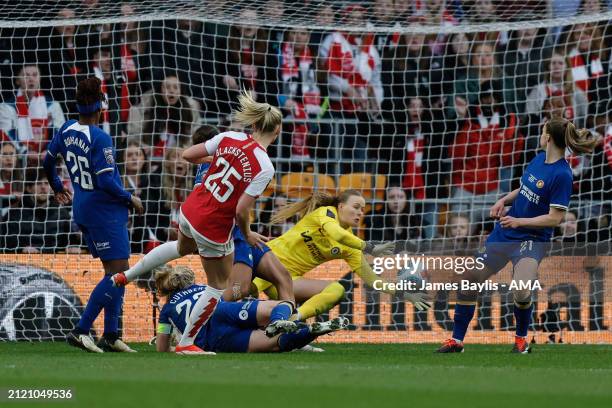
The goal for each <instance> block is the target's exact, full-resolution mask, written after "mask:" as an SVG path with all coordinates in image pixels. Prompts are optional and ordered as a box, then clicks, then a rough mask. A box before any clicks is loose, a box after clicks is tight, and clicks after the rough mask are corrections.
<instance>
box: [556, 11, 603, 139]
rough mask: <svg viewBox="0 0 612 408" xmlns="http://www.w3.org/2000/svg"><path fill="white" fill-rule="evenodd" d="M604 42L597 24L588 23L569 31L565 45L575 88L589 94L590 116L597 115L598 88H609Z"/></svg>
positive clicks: (589, 123)
mask: <svg viewBox="0 0 612 408" xmlns="http://www.w3.org/2000/svg"><path fill="white" fill-rule="evenodd" d="M602 41H603V35H602V33H601V30H600V29H599V28H598V27H597V25H596V24H595V23H588V24H575V25H574V26H573V27H572V28H571V29H570V30H569V33H568V38H567V41H566V43H565V47H566V52H567V56H568V60H569V65H570V68H571V69H572V77H573V79H574V86H575V87H576V88H577V89H579V90H581V91H582V92H584V93H586V94H587V97H588V99H589V108H588V113H589V115H595V114H596V113H597V112H596V109H597V105H598V104H597V101H598V98H599V96H600V95H599V93H598V88H600V87H601V88H604V89H606V88H607V78H606V76H605V75H604V67H603V64H602V57H603V56H602V47H603V44H602ZM587 120H588V119H587ZM592 125H593V122H591V121H587V126H589V127H590V126H592Z"/></svg>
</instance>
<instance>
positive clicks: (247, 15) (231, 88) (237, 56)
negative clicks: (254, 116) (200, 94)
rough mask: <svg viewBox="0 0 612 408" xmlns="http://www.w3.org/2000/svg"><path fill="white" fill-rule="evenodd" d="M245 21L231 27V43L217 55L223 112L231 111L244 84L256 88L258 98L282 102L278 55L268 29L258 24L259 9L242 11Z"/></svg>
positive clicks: (265, 100)
mask: <svg viewBox="0 0 612 408" xmlns="http://www.w3.org/2000/svg"><path fill="white" fill-rule="evenodd" d="M240 21H241V22H243V25H233V26H232V27H231V28H230V33H229V38H228V41H227V45H226V46H225V47H224V48H222V49H218V50H217V56H216V57H215V59H216V62H217V70H216V72H217V73H218V75H219V77H218V79H217V81H218V83H217V88H218V89H217V98H218V99H219V103H220V105H219V108H220V110H221V112H223V113H229V112H230V111H231V108H232V107H233V106H234V104H235V103H236V101H237V97H238V94H239V93H240V91H241V90H242V89H243V88H244V89H247V90H250V91H252V92H253V97H254V98H255V100H257V101H258V102H267V103H269V104H270V105H274V106H278V86H277V70H278V59H277V57H276V54H275V53H274V52H273V51H272V50H271V49H270V47H271V42H270V41H268V33H267V32H266V30H265V29H264V28H262V27H260V26H259V25H258V21H259V16H258V14H257V12H256V11H255V10H252V9H243V10H242V11H241V12H240Z"/></svg>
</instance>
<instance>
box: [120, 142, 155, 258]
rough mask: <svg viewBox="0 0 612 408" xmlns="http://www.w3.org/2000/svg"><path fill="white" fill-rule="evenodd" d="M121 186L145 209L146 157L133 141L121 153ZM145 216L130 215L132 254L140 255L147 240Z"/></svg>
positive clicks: (147, 180) (147, 177)
mask: <svg viewBox="0 0 612 408" xmlns="http://www.w3.org/2000/svg"><path fill="white" fill-rule="evenodd" d="M121 173H122V174H123V185H124V187H125V189H126V190H127V191H129V192H130V193H131V194H133V195H136V196H138V197H140V199H141V200H143V204H144V206H145V208H148V205H149V203H148V202H146V201H144V196H145V191H146V190H147V189H148V188H149V169H148V164H147V156H146V154H145V151H144V149H143V148H142V146H141V145H140V144H139V143H136V142H134V141H132V142H130V143H129V144H128V145H127V148H126V149H125V150H124V151H123V171H122V172H121ZM145 216H146V214H145V215H138V214H135V213H131V214H130V229H129V231H130V242H131V251H132V252H133V253H142V252H143V250H144V248H143V243H144V242H145V241H147V240H148V235H149V234H148V227H147V226H146V224H145Z"/></svg>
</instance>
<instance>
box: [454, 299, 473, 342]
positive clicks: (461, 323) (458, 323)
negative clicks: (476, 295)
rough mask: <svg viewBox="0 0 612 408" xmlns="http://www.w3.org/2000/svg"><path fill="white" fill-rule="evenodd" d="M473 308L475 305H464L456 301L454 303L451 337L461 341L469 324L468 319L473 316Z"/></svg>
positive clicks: (470, 319)
mask: <svg viewBox="0 0 612 408" xmlns="http://www.w3.org/2000/svg"><path fill="white" fill-rule="evenodd" d="M475 310H476V305H466V304H461V303H457V304H456V305H455V317H454V319H453V320H454V322H455V324H454V326H453V339H455V340H457V341H463V338H464V337H465V333H466V332H467V329H468V326H469V325H470V321H472V317H474V311H475Z"/></svg>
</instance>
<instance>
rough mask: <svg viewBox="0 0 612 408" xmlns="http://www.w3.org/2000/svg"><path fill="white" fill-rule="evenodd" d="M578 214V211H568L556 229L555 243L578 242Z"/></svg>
mask: <svg viewBox="0 0 612 408" xmlns="http://www.w3.org/2000/svg"><path fill="white" fill-rule="evenodd" d="M579 240H584V237H582V239H579V236H578V212H577V211H576V210H568V211H566V212H565V215H564V216H563V221H561V223H560V224H559V226H558V227H556V228H555V238H554V241H557V242H578V241H579Z"/></svg>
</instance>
